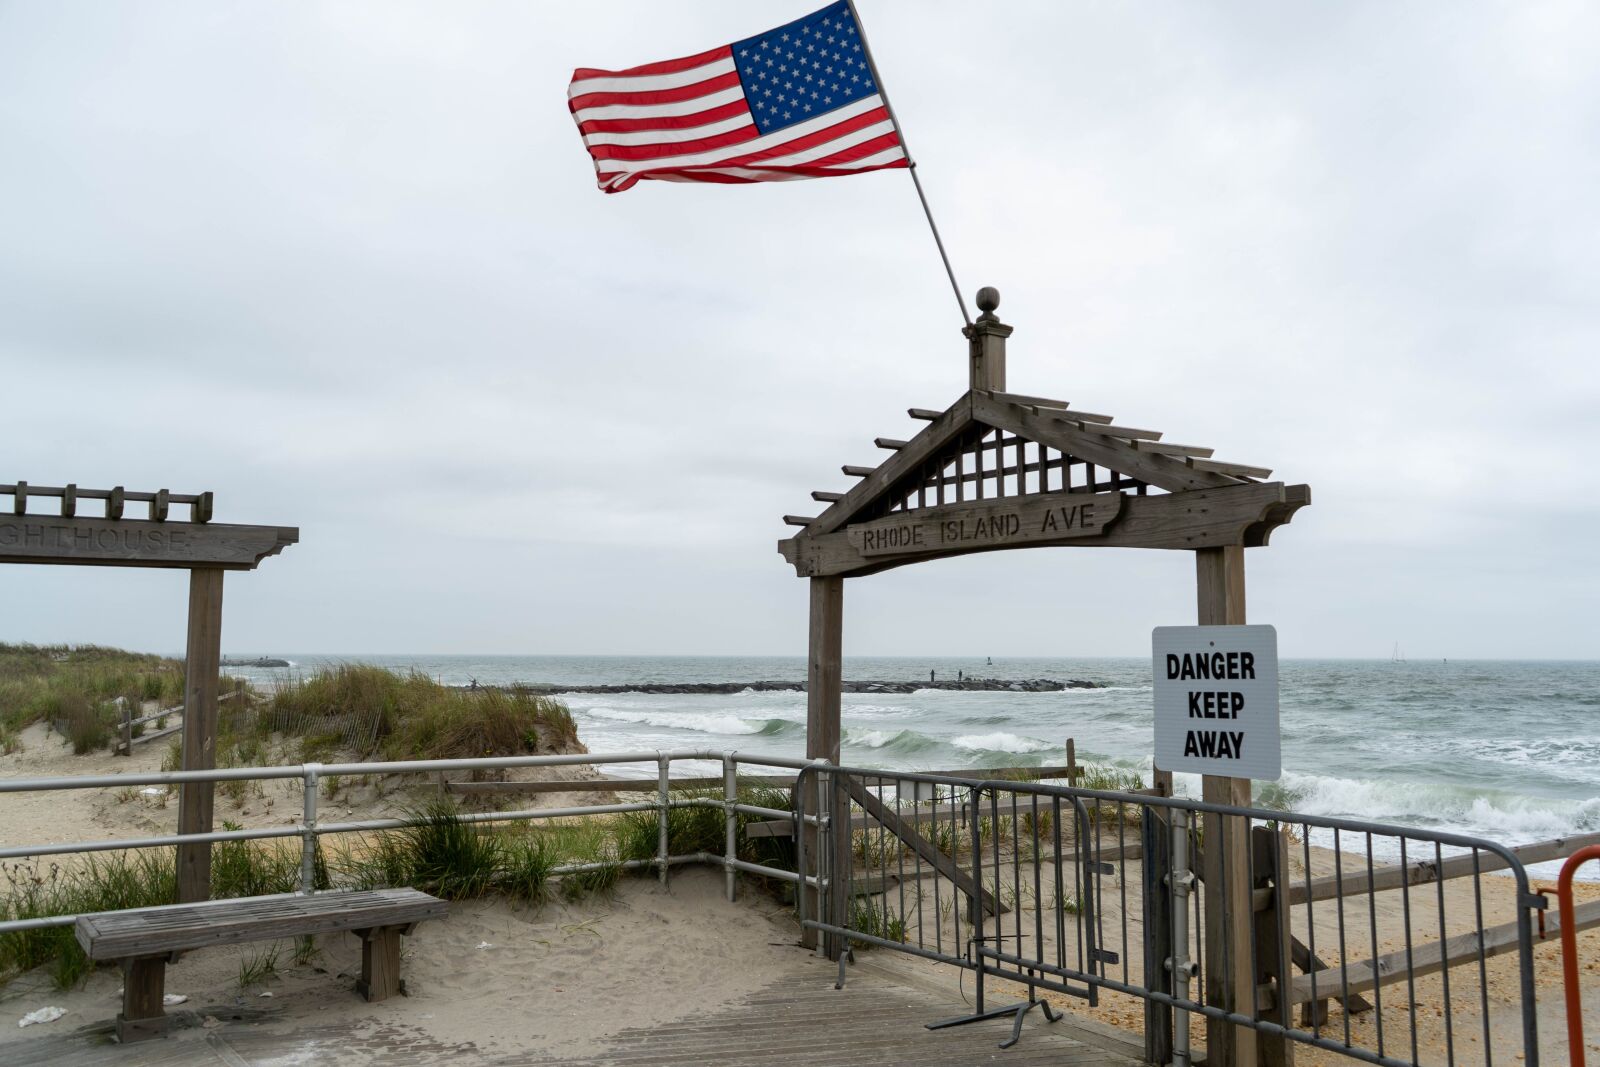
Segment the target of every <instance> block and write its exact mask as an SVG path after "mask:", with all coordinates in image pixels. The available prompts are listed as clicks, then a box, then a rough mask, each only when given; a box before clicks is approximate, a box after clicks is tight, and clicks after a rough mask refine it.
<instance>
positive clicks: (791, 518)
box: [783, 515, 817, 526]
mask: <svg viewBox="0 0 1600 1067" xmlns="http://www.w3.org/2000/svg"><path fill="white" fill-rule="evenodd" d="M783 521H784V522H786V523H788V524H789V525H790V526H810V525H811V524H812V523H813V522H816V521H817V520H816V518H815V516H812V515H785V516H784V517H783Z"/></svg>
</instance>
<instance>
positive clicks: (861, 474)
mask: <svg viewBox="0 0 1600 1067" xmlns="http://www.w3.org/2000/svg"><path fill="white" fill-rule="evenodd" d="M839 469H840V470H842V471H844V472H845V473H846V474H848V475H849V476H850V477H852V478H866V477H869V476H871V474H872V472H873V471H875V470H877V469H878V468H876V467H857V466H855V465H854V464H851V463H846V464H845V465H844V466H842V467H840V468H839ZM846 495H847V496H848V495H849V494H846Z"/></svg>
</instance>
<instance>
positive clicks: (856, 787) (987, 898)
mask: <svg viewBox="0 0 1600 1067" xmlns="http://www.w3.org/2000/svg"><path fill="white" fill-rule="evenodd" d="M844 782H845V789H846V790H847V791H848V792H849V794H850V799H851V800H852V801H854V802H855V803H856V804H859V805H860V806H861V810H862V811H864V812H866V813H867V815H869V816H870V817H872V818H873V819H876V820H877V821H878V822H880V823H882V824H883V827H884V829H886V830H888V831H889V832H890V833H891V834H893V835H894V836H895V837H897V838H899V839H900V840H901V841H903V842H904V843H905V844H906V845H907V846H909V847H910V848H911V850H912V851H913V852H915V853H916V854H917V855H919V856H921V857H922V859H923V861H924V862H926V863H927V864H928V865H929V866H930V867H932V868H933V869H934V870H936V871H938V872H939V873H940V874H942V875H944V876H945V877H946V878H948V879H949V880H950V881H951V882H953V883H954V884H955V886H956V888H957V889H959V890H961V892H963V893H965V894H966V895H967V898H968V899H969V900H973V901H976V902H977V903H978V905H979V907H981V908H983V910H984V912H985V913H986V914H988V915H999V914H1001V913H1002V912H1006V911H1010V910H1011V909H1010V908H1007V907H1005V906H1004V905H1003V904H1001V903H1000V901H998V900H996V899H995V898H994V895H993V894H991V893H988V892H986V891H985V890H984V889H983V888H982V887H981V886H979V885H978V884H977V883H976V882H974V881H973V880H972V875H970V874H968V873H967V872H966V871H964V870H962V869H961V866H960V865H959V864H957V863H956V861H955V860H953V859H951V858H950V857H949V856H948V855H946V854H945V853H943V852H941V851H939V849H938V848H937V847H935V846H934V844H933V842H931V841H929V840H928V839H927V838H925V837H923V836H922V835H921V834H920V833H918V832H917V831H916V829H915V827H913V826H912V825H910V824H908V823H907V822H906V820H904V819H902V818H901V817H900V816H899V815H897V814H895V813H894V812H893V811H891V810H890V809H889V807H888V805H886V804H884V802H883V801H881V800H879V799H878V798H877V797H876V796H874V795H873V793H872V791H871V790H870V789H868V788H867V787H866V786H864V785H862V784H861V781H860V780H859V779H858V778H856V776H855V775H853V774H847V775H844ZM837 836H843V835H837ZM845 839H846V840H849V838H848V837H846V838H845Z"/></svg>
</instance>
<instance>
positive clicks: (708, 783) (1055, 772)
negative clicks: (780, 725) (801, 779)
mask: <svg viewBox="0 0 1600 1067" xmlns="http://www.w3.org/2000/svg"><path fill="white" fill-rule="evenodd" d="M919 773H922V774H931V775H938V776H941V777H945V778H964V779H968V780H971V781H985V780H988V779H991V778H1005V779H1010V780H1013V781H1018V782H1032V781H1039V780H1041V779H1044V778H1065V777H1066V776H1067V768H1066V767H1064V766H1058V767H960V768H957V769H955V770H951V771H922V772H919ZM668 781H669V782H670V787H671V788H672V789H675V790H685V789H715V790H718V791H719V792H720V791H721V789H722V785H723V783H722V777H721V775H718V776H716V777H714V778H672V779H669V780H668ZM794 783H795V775H792V774H741V775H739V784H740V785H769V786H777V787H781V788H787V787H789V786H792V785H794ZM656 789H657V782H656V780H655V779H654V778H580V779H577V780H575V781H562V782H446V783H445V791H446V792H450V793H459V794H463V795H467V794H474V793H483V794H494V793H578V792H596V793H641V792H643V793H654V792H655V791H656ZM785 825H787V823H785Z"/></svg>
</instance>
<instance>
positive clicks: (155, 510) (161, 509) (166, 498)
mask: <svg viewBox="0 0 1600 1067" xmlns="http://www.w3.org/2000/svg"><path fill="white" fill-rule="evenodd" d="M171 497H172V494H171V493H169V492H167V491H166V490H165V489H157V490H156V493H155V496H153V497H152V498H151V499H150V521H151V522H166V521H167V511H168V509H169V508H170V507H171V504H172V501H171Z"/></svg>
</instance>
